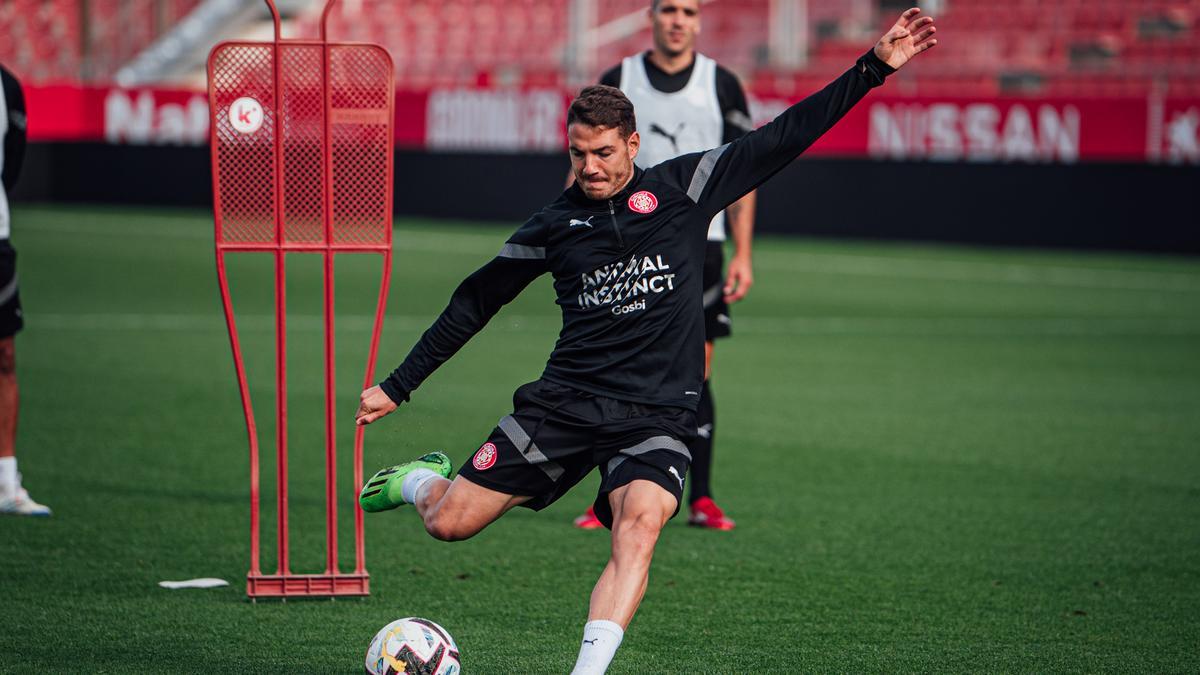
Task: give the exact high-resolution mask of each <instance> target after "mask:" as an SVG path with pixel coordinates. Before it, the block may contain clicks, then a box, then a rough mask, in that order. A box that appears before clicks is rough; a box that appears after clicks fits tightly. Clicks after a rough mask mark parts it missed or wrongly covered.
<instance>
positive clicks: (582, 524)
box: [575, 506, 604, 530]
mask: <svg viewBox="0 0 1200 675" xmlns="http://www.w3.org/2000/svg"><path fill="white" fill-rule="evenodd" d="M575 527H578V528H579V529H581V530H599V529H603V528H604V523H602V522H600V519H599V518H597V517H596V509H594V508H592V507H590V506H589V507H588V510H587V511H584V512H583V515H582V516H579V517H578V518H576V519H575Z"/></svg>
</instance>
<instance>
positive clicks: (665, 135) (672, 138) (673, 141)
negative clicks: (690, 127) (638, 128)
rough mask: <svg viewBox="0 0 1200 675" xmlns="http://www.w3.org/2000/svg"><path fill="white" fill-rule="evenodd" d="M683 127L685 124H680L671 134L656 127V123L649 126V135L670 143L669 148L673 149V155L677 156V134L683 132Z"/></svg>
mask: <svg viewBox="0 0 1200 675" xmlns="http://www.w3.org/2000/svg"><path fill="white" fill-rule="evenodd" d="M685 126H687V122H680V123H679V128H677V129H675V133H673V134H672V133H667V130H666V129H664V128H662V127H660V126H658V124H657V123H651V124H650V133H652V134H658V135H659V136H662V137H663V138H665V139H667V140H668V141H671V147H672V148H674V150H675V154H677V155H678V154H679V134H680V132H682V131H683V128H684V127H685Z"/></svg>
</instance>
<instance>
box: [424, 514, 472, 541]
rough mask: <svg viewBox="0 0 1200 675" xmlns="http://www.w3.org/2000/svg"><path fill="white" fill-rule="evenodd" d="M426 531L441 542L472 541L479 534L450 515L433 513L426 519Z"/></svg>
mask: <svg viewBox="0 0 1200 675" xmlns="http://www.w3.org/2000/svg"><path fill="white" fill-rule="evenodd" d="M425 531H426V532H428V533H429V536H431V537H433V538H434V539H439V540H441V541H462V540H464V539H470V538H471V537H473V536H475V534H476V533H477V532H478V530H477V529H475V528H469V527H466V526H465V524H464V523H463V522H462V521H461V520H459V519H457V518H454V517H452V516H449V515H448V514H441V513H436V512H435V513H433V514H430V515H429V516H427V517H426V518H425Z"/></svg>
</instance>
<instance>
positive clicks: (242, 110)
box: [238, 105, 250, 124]
mask: <svg viewBox="0 0 1200 675" xmlns="http://www.w3.org/2000/svg"><path fill="white" fill-rule="evenodd" d="M238 121H239V122H241V123H242V124H250V111H249V110H247V109H246V106H244V105H243V106H238Z"/></svg>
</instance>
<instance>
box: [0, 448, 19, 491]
mask: <svg viewBox="0 0 1200 675" xmlns="http://www.w3.org/2000/svg"><path fill="white" fill-rule="evenodd" d="M20 489H21V475H20V474H19V473H17V458H16V457H0V499H7V498H9V497H14V496H16V494H17V490H20Z"/></svg>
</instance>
